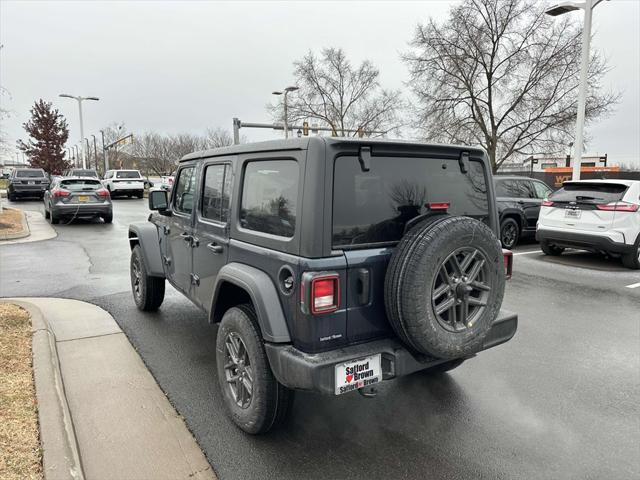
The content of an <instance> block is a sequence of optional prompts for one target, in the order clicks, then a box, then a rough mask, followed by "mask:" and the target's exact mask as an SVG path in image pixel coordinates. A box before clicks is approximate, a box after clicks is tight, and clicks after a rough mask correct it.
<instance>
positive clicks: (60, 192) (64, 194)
mask: <svg viewBox="0 0 640 480" xmlns="http://www.w3.org/2000/svg"><path fill="white" fill-rule="evenodd" d="M51 195H53V196H54V197H68V196H69V195H71V192H70V191H69V190H63V189H61V188H56V189H54V190H53V191H52V192H51Z"/></svg>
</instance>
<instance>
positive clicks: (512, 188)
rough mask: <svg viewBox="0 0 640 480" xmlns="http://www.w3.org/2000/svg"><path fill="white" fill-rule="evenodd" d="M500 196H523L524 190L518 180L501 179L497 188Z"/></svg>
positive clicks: (497, 193)
mask: <svg viewBox="0 0 640 480" xmlns="http://www.w3.org/2000/svg"><path fill="white" fill-rule="evenodd" d="M496 195H497V196H498V197H511V198H523V197H524V196H525V194H524V191H523V189H522V188H520V185H519V182H518V181H516V180H500V181H498V184H497V188H496Z"/></svg>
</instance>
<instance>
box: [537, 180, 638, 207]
mask: <svg viewBox="0 0 640 480" xmlns="http://www.w3.org/2000/svg"><path fill="white" fill-rule="evenodd" d="M627 188H628V187H627V186H626V185H624V184H621V183H586V182H581V183H565V184H564V185H563V186H562V188H560V189H559V190H557V191H556V192H554V193H552V194H551V195H550V196H549V200H552V201H554V202H597V203H611V202H617V201H618V200H621V199H622V197H623V196H624V193H625V192H626V191H627Z"/></svg>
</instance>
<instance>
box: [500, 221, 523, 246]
mask: <svg viewBox="0 0 640 480" xmlns="http://www.w3.org/2000/svg"><path fill="white" fill-rule="evenodd" d="M519 238H520V225H518V222H516V221H515V220H514V219H513V218H505V219H504V220H503V221H502V224H501V225H500V242H501V243H502V247H503V248H507V249H509V250H511V249H512V248H513V247H515V246H516V245H517V244H518V239H519Z"/></svg>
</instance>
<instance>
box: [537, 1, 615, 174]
mask: <svg viewBox="0 0 640 480" xmlns="http://www.w3.org/2000/svg"><path fill="white" fill-rule="evenodd" d="M600 2H602V0H585V1H584V2H562V3H559V4H557V5H554V6H553V7H551V8H549V9H547V10H546V12H545V13H546V14H547V15H551V16H552V17H557V16H558V15H563V14H565V13H569V12H573V11H574V10H580V9H582V10H584V26H583V28H582V60H581V64H580V86H579V88H578V112H577V118H576V135H575V140H574V142H573V147H574V149H573V152H574V153H573V175H572V180H580V167H581V166H582V144H583V143H584V117H585V110H586V104H587V81H588V78H587V76H588V74H589V53H590V44H591V17H592V11H593V9H594V8H595V7H596V6H597V5H598V4H599V3H600Z"/></svg>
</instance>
